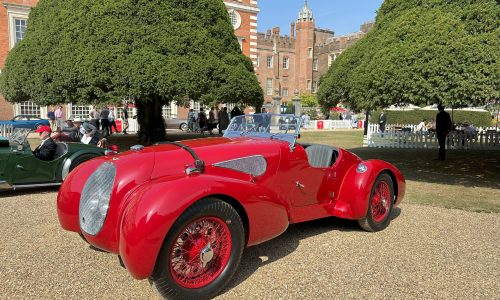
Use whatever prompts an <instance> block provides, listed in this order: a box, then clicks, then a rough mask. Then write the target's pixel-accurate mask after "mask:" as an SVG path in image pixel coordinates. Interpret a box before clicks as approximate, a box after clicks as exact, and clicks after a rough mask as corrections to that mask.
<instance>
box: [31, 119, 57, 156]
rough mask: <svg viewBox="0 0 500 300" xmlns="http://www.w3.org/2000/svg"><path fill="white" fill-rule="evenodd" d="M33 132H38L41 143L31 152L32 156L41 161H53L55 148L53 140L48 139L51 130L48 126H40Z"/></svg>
mask: <svg viewBox="0 0 500 300" xmlns="http://www.w3.org/2000/svg"><path fill="white" fill-rule="evenodd" d="M35 132H38V133H39V134H40V139H41V140H42V142H41V143H40V145H39V146H38V147H36V149H35V150H34V151H33V155H35V157H36V158H38V159H41V160H45V161H50V160H53V159H54V155H55V154H56V148H57V146H56V143H55V142H54V140H53V139H52V138H51V137H50V134H51V133H52V130H51V129H50V127H49V126H40V128H38V129H37V130H35Z"/></svg>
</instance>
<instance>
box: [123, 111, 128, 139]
mask: <svg viewBox="0 0 500 300" xmlns="http://www.w3.org/2000/svg"><path fill="white" fill-rule="evenodd" d="M122 123H123V130H122V133H123V134H128V133H127V129H128V109H127V105H126V104H125V106H124V107H123V108H122Z"/></svg>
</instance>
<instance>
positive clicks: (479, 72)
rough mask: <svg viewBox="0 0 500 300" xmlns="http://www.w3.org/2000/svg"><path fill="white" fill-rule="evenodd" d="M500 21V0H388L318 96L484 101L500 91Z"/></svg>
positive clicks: (366, 102)
mask: <svg viewBox="0 0 500 300" xmlns="http://www.w3.org/2000/svg"><path fill="white" fill-rule="evenodd" d="M499 20H500V5H499V4H498V1H495V0H477V1H471V0H454V1H443V0H410V1H408V0H385V2H384V3H383V4H382V6H381V8H380V10H379V12H378V15H377V19H376V22H375V26H374V29H373V30H372V31H371V32H369V33H368V34H367V35H366V36H365V38H363V39H362V40H360V41H359V42H358V43H356V44H355V45H353V46H352V47H350V48H349V49H347V50H346V51H345V52H344V53H343V54H342V55H340V57H339V58H338V59H337V60H336V61H335V62H334V63H333V64H332V65H331V67H330V69H329V71H328V73H327V74H326V75H325V76H323V77H322V78H321V81H320V87H319V92H318V99H319V102H320V104H321V105H322V106H324V107H332V106H335V105H336V104H337V103H338V102H339V101H343V102H346V103H349V105H350V106H351V108H353V109H355V110H358V109H367V110H372V109H374V108H377V107H385V106H388V105H391V104H398V103H402V102H404V103H413V104H417V105H418V104H428V103H429V104H430V103H442V104H447V105H460V104H475V105H484V104H485V103H487V102H488V101H489V100H490V99H492V98H499V94H500V91H499V87H500V73H499V72H498V70H499V69H500V60H499V58H500V51H498V49H500V39H499V36H500V26H499V25H500V22H499Z"/></svg>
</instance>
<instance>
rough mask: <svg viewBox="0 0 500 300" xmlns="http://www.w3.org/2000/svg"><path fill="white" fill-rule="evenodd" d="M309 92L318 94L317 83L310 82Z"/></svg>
mask: <svg viewBox="0 0 500 300" xmlns="http://www.w3.org/2000/svg"><path fill="white" fill-rule="evenodd" d="M311 92H312V93H314V94H315V93H317V92H318V82H317V81H313V82H312V87H311Z"/></svg>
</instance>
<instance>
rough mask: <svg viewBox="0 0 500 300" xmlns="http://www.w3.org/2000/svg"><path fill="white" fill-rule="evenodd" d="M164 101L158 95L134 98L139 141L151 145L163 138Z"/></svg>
mask: <svg viewBox="0 0 500 300" xmlns="http://www.w3.org/2000/svg"><path fill="white" fill-rule="evenodd" d="M163 104H164V101H162V98H161V97H160V96H153V97H151V98H142V99H136V100H135V106H136V108H137V122H138V123H139V132H138V136H139V141H140V142H141V143H142V144H144V145H151V144H154V143H157V142H161V141H164V140H165V123H164V121H163V116H162V106H163Z"/></svg>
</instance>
